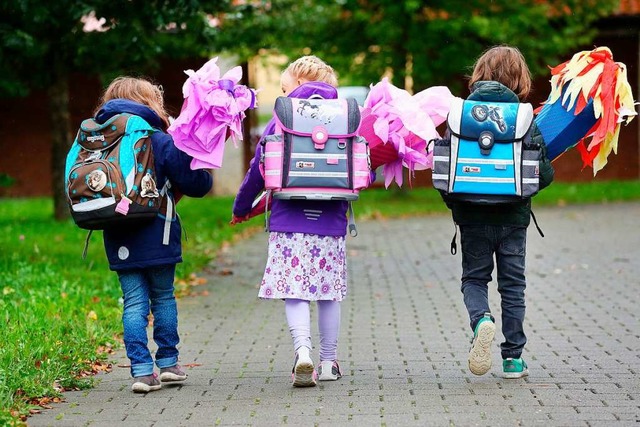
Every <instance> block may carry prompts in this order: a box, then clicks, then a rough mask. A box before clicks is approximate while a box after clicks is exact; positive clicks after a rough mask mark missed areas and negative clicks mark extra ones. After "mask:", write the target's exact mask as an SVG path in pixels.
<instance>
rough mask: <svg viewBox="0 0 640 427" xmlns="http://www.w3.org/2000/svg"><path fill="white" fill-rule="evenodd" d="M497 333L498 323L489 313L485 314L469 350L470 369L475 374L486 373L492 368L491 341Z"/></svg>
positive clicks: (477, 327)
mask: <svg viewBox="0 0 640 427" xmlns="http://www.w3.org/2000/svg"><path fill="white" fill-rule="evenodd" d="M495 335H496V324H495V323H493V320H491V317H490V316H489V315H485V316H484V317H483V318H482V319H480V321H479V322H478V324H477V325H476V330H475V332H474V334H473V343H472V344H471V350H470V351H469V370H470V371H471V373H472V374H475V375H484V374H486V373H487V372H489V369H491V343H493V337H494V336H495Z"/></svg>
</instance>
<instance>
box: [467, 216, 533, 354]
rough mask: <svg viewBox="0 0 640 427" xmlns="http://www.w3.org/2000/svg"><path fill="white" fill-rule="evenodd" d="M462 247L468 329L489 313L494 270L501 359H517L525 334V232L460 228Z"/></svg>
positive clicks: (520, 228) (481, 226) (511, 228)
mask: <svg viewBox="0 0 640 427" xmlns="http://www.w3.org/2000/svg"><path fill="white" fill-rule="evenodd" d="M460 239H461V243H462V286H461V290H462V293H463V295H464V304H465V305H466V307H467V311H468V312H469V320H470V326H471V329H472V330H474V329H475V327H476V324H477V323H478V320H480V318H482V316H483V315H484V313H488V312H491V310H490V309H489V298H488V286H487V285H488V283H489V282H490V281H491V274H492V273H493V269H494V263H493V260H494V254H495V261H496V267H497V274H498V292H499V293H500V298H501V307H502V334H503V335H504V339H505V341H504V342H503V343H502V344H500V349H501V353H502V358H503V359H506V358H508V357H513V358H518V357H520V355H521V354H522V350H523V348H524V345H525V344H526V342H527V337H526V336H525V334H524V328H523V323H524V312H525V302H524V290H525V287H526V279H525V274H524V270H525V254H526V244H527V229H526V228H525V227H505V226H499V225H464V226H460Z"/></svg>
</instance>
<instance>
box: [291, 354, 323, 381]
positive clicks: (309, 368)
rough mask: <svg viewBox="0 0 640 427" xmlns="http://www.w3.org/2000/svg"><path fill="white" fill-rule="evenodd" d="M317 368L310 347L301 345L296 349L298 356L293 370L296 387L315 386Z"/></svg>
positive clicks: (292, 375)
mask: <svg viewBox="0 0 640 427" xmlns="http://www.w3.org/2000/svg"><path fill="white" fill-rule="evenodd" d="M316 378H317V374H316V370H315V368H314V366H313V361H312V360H311V356H309V349H308V348H307V347H300V348H299V349H298V351H296V358H295V361H294V362H293V369H292V371H291V381H292V382H293V386H294V387H314V386H315V385H316Z"/></svg>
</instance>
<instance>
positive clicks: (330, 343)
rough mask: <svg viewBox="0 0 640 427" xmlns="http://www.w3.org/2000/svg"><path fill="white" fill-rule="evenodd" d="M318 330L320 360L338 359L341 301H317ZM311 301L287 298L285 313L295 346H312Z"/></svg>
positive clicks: (295, 348)
mask: <svg viewBox="0 0 640 427" xmlns="http://www.w3.org/2000/svg"><path fill="white" fill-rule="evenodd" d="M317 303H318V332H319V333H320V361H325V360H337V359H338V334H339V332H340V302H339V301H317ZM309 307H310V304H309V301H304V300H300V299H286V300H285V302H284V308H285V314H286V315H287V323H288V324H289V331H290V332H291V338H292V339H293V348H294V350H298V348H300V347H301V346H305V347H308V348H309V349H311V348H313V347H312V346H311V311H310V308H309Z"/></svg>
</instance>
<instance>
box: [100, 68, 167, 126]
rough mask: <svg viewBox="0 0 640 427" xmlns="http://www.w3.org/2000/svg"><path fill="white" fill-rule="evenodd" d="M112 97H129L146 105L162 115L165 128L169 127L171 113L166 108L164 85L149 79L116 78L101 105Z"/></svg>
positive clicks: (103, 95) (103, 97) (106, 90)
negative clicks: (156, 83) (155, 83)
mask: <svg viewBox="0 0 640 427" xmlns="http://www.w3.org/2000/svg"><path fill="white" fill-rule="evenodd" d="M112 99H129V100H131V101H135V102H137V103H139V104H143V105H146V106H147V107H149V108H151V109H152V110H153V111H154V112H155V113H156V114H157V115H158V116H159V117H160V119H161V120H162V122H163V123H164V125H165V128H166V127H169V114H168V113H167V112H166V110H165V108H164V98H163V93H162V87H161V86H156V85H154V84H153V83H151V82H150V81H149V80H147V79H144V78H137V77H127V76H122V77H117V78H115V79H114V80H113V81H112V82H111V84H109V86H108V87H107V88H106V89H105V91H104V93H103V94H102V97H101V98H100V104H99V105H100V107H101V106H102V105H103V104H104V103H105V102H107V101H110V100H112ZM100 107H98V109H99V108H100ZM96 113H97V111H96Z"/></svg>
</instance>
